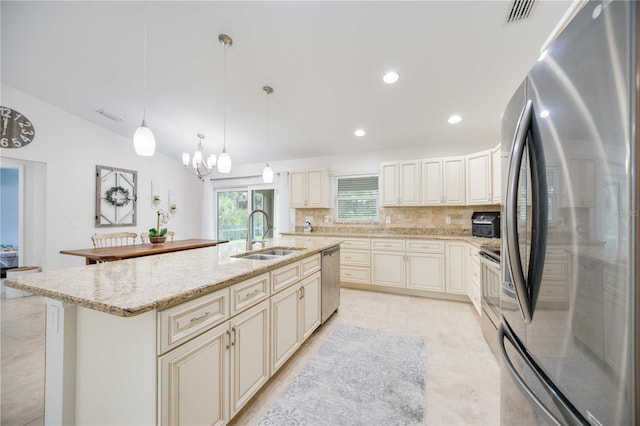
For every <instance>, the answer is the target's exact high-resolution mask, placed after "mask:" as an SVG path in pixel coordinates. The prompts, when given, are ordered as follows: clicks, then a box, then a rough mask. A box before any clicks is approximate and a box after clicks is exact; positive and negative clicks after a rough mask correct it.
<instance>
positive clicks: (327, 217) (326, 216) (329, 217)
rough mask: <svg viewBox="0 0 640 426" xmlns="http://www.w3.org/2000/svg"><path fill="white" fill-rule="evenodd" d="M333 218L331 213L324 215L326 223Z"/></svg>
mask: <svg viewBox="0 0 640 426" xmlns="http://www.w3.org/2000/svg"><path fill="white" fill-rule="evenodd" d="M330 220H331V216H329V215H325V217H324V223H329V221H330Z"/></svg>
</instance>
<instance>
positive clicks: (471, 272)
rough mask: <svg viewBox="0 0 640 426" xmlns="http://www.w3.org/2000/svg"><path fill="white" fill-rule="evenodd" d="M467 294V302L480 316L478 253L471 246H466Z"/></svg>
mask: <svg viewBox="0 0 640 426" xmlns="http://www.w3.org/2000/svg"><path fill="white" fill-rule="evenodd" d="M467 258H468V263H467V266H468V268H467V283H468V288H467V294H468V296H469V300H471V303H473V307H474V308H475V309H476V312H478V315H481V314H482V307H481V305H480V300H481V298H482V289H481V287H480V281H481V280H480V252H479V250H478V249H477V248H475V247H473V246H472V245H467Z"/></svg>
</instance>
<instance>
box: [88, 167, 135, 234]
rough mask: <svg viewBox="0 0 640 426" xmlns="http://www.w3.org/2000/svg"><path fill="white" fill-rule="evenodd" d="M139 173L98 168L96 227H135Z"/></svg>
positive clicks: (111, 168) (112, 168) (113, 168)
mask: <svg viewBox="0 0 640 426" xmlns="http://www.w3.org/2000/svg"><path fill="white" fill-rule="evenodd" d="M137 205H138V172H136V171H135V170H126V169H118V168H116V167H108V166H96V226H97V227H106V226H135V225H136V220H137V216H138V215H137Z"/></svg>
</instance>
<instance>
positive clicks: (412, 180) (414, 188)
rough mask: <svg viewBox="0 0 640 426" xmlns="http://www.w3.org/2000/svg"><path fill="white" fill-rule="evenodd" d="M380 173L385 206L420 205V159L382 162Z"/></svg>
mask: <svg viewBox="0 0 640 426" xmlns="http://www.w3.org/2000/svg"><path fill="white" fill-rule="evenodd" d="M380 175H381V177H382V191H381V192H382V194H381V198H382V205H383V206H417V205H419V196H420V191H419V187H418V186H419V182H420V162H419V161H399V162H390V163H382V165H381V170H380Z"/></svg>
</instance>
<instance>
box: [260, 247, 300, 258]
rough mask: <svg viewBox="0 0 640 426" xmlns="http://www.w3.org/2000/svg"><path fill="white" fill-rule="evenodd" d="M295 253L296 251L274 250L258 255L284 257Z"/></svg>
mask: <svg viewBox="0 0 640 426" xmlns="http://www.w3.org/2000/svg"><path fill="white" fill-rule="evenodd" d="M297 252H298V250H291V249H274V250H268V251H263V252H260V254H266V255H271V256H286V255H288V254H293V253H297Z"/></svg>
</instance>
